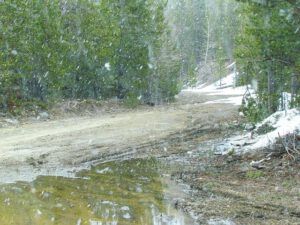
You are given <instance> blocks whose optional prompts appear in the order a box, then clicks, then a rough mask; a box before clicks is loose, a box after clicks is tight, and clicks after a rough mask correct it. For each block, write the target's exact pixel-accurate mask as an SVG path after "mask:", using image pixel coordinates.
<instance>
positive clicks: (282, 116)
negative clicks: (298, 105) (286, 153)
mask: <svg viewBox="0 0 300 225" xmlns="http://www.w3.org/2000/svg"><path fill="white" fill-rule="evenodd" d="M262 126H270V127H273V128H274V130H273V131H271V132H268V133H267V134H265V135H260V136H258V137H257V138H256V143H255V144H253V145H252V146H251V149H260V148H264V147H266V146H268V145H272V144H274V143H275V140H276V138H278V137H284V136H285V135H287V134H291V133H294V132H295V131H297V132H299V130H300V111H299V110H298V109H291V110H288V111H279V112H276V113H274V114H272V115H271V116H269V117H268V118H267V119H265V120H264V121H263V122H262V123H260V124H258V126H257V128H256V131H257V130H258V129H260V128H261V127H262Z"/></svg>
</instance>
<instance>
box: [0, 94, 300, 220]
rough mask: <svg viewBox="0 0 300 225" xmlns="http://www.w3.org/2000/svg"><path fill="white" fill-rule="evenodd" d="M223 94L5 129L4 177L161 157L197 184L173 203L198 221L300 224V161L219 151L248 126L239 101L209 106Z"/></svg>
mask: <svg viewBox="0 0 300 225" xmlns="http://www.w3.org/2000/svg"><path fill="white" fill-rule="evenodd" d="M223 98H224V96H208V95H204V94H201V93H185V94H182V95H181V96H179V98H178V100H177V101H176V102H175V103H172V104H169V105H165V106H158V107H142V108H138V109H135V110H126V111H122V110H121V111H120V110H116V112H108V113H101V114H94V115H93V116H83V117H82V116H81V117H78V116H75V117H71V118H63V119H55V120H51V121H46V122H38V123H30V122H29V123H24V124H22V125H18V126H17V127H8V128H3V129H0V136H1V140H0V148H1V153H0V160H1V166H0V175H1V176H0V178H1V180H0V182H4V183H10V182H15V181H17V180H21V181H33V180H36V181H37V182H39V180H41V179H40V178H38V179H36V178H37V177H38V176H40V175H47V177H53V179H55V177H60V176H63V177H68V179H75V177H76V174H77V172H78V171H81V170H82V169H92V170H93V166H99V165H100V166H101V165H105V164H103V163H109V162H112V163H113V162H120V161H124V160H134V159H137V158H139V159H145V158H147V159H149V157H155V158H157V159H159V161H160V162H161V163H162V164H163V165H165V166H166V167H167V168H168V171H172V172H170V175H171V178H172V180H173V181H175V182H177V183H178V184H185V185H187V186H189V188H187V190H186V191H187V193H188V195H187V196H185V197H184V198H181V199H176V200H175V201H174V202H173V203H172V204H173V208H175V209H177V210H179V211H183V212H185V213H186V214H187V215H190V216H191V217H192V218H194V220H195V221H196V224H213V225H214V224H282V225H285V224H295V225H296V224H300V208H299V206H300V174H299V171H300V170H299V169H300V168H299V164H300V163H299V161H293V160H291V159H289V158H288V157H286V156H285V155H282V156H279V157H274V158H271V160H269V161H268V162H267V166H266V168H265V169H263V170H256V169H254V168H251V166H250V162H251V161H252V160H260V159H261V158H262V157H265V156H264V155H263V153H261V154H248V155H242V156H241V155H237V154H235V153H234V152H232V154H228V155H226V156H218V155H215V151H214V149H215V148H214V146H216V145H218V144H219V143H220V142H222V141H223V140H224V139H225V138H226V137H229V136H231V135H235V134H238V133H240V132H242V125H241V122H242V121H241V120H240V118H239V117H238V113H237V106H233V105H231V104H210V105H204V104H203V103H205V102H206V101H211V100H216V99H223ZM159 173H161V172H159ZM51 179H52V178H51ZM42 180H43V179H42ZM36 181H35V182H36ZM56 181H57V180H55V181H53V182H52V181H51V182H52V183H55V182H56ZM27 185H32V183H31V184H28V183H27V184H26V185H25V186H26V187H25V188H27ZM41 191H42V189H41ZM154 192H155V191H154ZM87 193H88V192H87ZM141 198H143V197H141ZM3 201H4V203H5V198H4V199H3ZM6 202H7V201H6ZM25 204H26V202H25ZM159 207H160V206H159V204H157V208H159ZM35 213H36V214H37V215H38V214H40V213H39V212H38V211H35ZM36 214H33V216H36ZM47 219H49V218H47ZM50 219H51V218H50ZM146 224H147V223H146ZM148 224H153V223H151V222H149V223H148ZM158 224H160V223H159V222H158ZM166 224H168V223H166Z"/></svg>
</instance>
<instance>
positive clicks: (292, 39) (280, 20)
mask: <svg viewBox="0 0 300 225" xmlns="http://www.w3.org/2000/svg"><path fill="white" fill-rule="evenodd" d="M246 2H247V3H244V4H242V5H241V7H240V15H239V18H240V20H241V26H240V28H239V34H238V35H237V38H236V49H235V58H236V60H237V65H238V66H239V68H238V69H239V72H240V74H241V76H242V77H241V79H240V82H241V84H249V83H251V81H252V80H253V79H255V80H257V81H258V90H257V94H258V102H257V103H253V102H252V103H253V104H250V105H249V107H248V108H249V110H248V112H249V113H251V114H253V115H252V116H251V117H253V118H254V120H256V118H257V117H258V116H259V115H260V114H261V111H262V112H263V114H262V115H261V116H260V117H264V116H266V115H268V114H271V113H273V112H274V111H276V110H277V109H278V108H279V105H280V96H281V93H282V92H289V93H292V95H293V96H292V97H293V102H292V104H293V106H297V105H299V103H300V102H299V94H300V85H299V84H300V82H299V81H300V70H299V68H298V66H297V64H298V63H297V61H298V60H299V57H300V42H299V31H297V29H298V24H297V23H295V21H294V20H293V19H291V17H289V15H288V14H289V13H288V12H290V11H291V10H293V6H292V5H291V4H290V3H288V2H287V1H267V2H268V3H267V4H257V2H256V3H255V2H254V1H246ZM250 103H251V102H250ZM266 109H267V110H266ZM265 112H267V113H265Z"/></svg>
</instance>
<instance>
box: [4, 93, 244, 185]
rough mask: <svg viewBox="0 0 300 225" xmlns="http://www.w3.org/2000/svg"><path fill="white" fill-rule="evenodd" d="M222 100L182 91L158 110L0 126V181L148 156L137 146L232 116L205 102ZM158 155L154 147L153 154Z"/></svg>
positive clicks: (232, 109)
mask: <svg viewBox="0 0 300 225" xmlns="http://www.w3.org/2000/svg"><path fill="white" fill-rule="evenodd" d="M226 97H229V96H212V95H208V94H204V93H194V92H182V93H181V94H180V95H179V96H178V98H177V100H176V101H175V102H174V103H171V104H168V105H163V106H157V107H141V108H138V109H134V110H129V111H128V110H126V111H124V112H122V111H121V112H120V111H118V112H117V113H101V114H99V115H97V114H96V115H93V116H84V117H70V118H64V119H55V120H50V121H45V122H34V123H33V122H27V123H23V124H21V125H18V126H15V127H8V128H1V129H0V137H1V138H0V149H1V151H0V162H1V164H0V167H1V168H0V177H1V178H0V182H2V183H3V182H13V181H16V180H28V181H29V180H33V179H34V178H35V177H36V176H38V175H45V174H46V175H60V173H62V171H64V172H66V171H65V170H69V171H70V170H72V168H73V167H76V168H78V166H79V165H82V164H83V163H85V162H90V161H97V160H98V161H105V160H109V159H110V158H111V157H112V156H113V157H115V158H116V157H118V158H122V157H126V155H128V154H130V155H131V156H133V157H134V156H135V155H136V156H138V155H139V153H140V152H139V151H140V150H143V154H144V155H145V154H146V155H147V154H148V153H149V155H150V154H152V153H151V152H147V149H146V150H145V148H143V147H141V146H148V147H149V146H150V147H151V145H152V144H153V143H155V142H163V141H167V140H168V139H172V137H173V141H174V139H176V138H177V136H178V134H181V133H182V132H183V133H184V131H185V130H191V129H192V127H193V126H194V125H195V124H197V126H198V127H199V126H211V127H214V126H217V125H218V124H219V123H223V122H226V121H230V120H233V119H234V118H236V117H237V108H238V107H237V106H233V105H232V104H206V102H208V101H212V100H220V99H221V100H222V99H224V98H226ZM176 134H177V136H176ZM174 135H175V136H174ZM174 137H175V138H174ZM154 147H157V146H154ZM148 149H149V148H148ZM159 150H162V151H166V154H167V151H168V149H166V148H164V147H163V148H160V149H159ZM149 151H150V150H149ZM159 153H160V152H158V150H157V149H156V152H155V154H159ZM29 174H30V175H29Z"/></svg>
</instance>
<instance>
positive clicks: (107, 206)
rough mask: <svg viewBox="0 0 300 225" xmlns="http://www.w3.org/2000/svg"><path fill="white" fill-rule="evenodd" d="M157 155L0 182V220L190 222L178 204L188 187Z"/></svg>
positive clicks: (42, 223)
mask: <svg viewBox="0 0 300 225" xmlns="http://www.w3.org/2000/svg"><path fill="white" fill-rule="evenodd" d="M168 174H170V173H169V172H168V170H167V169H166V166H164V165H162V164H161V162H159V161H158V160H156V159H153V158H150V159H133V160H127V161H114V162H108V163H103V164H100V165H98V166H92V167H91V169H88V170H82V171H80V172H78V173H76V175H75V177H63V176H39V177H37V178H36V179H35V180H34V181H32V182H15V183H12V184H2V185H0V215H1V216H0V224H1V225H48V224H49V225H50V224H51V225H52V224H57V225H72V224H74V225H117V224H120V225H127V224H128V225H135V224H136V225H138V224H140V225H148V224H149V225H152V224H153V225H191V224H194V222H193V220H192V219H191V218H189V217H188V216H186V215H184V214H183V213H181V212H180V211H178V210H177V209H175V208H176V202H177V201H178V199H184V198H185V196H186V192H188V190H187V188H186V187H181V186H179V185H178V184H176V183H174V182H173V181H171V179H170V178H169V175H168Z"/></svg>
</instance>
